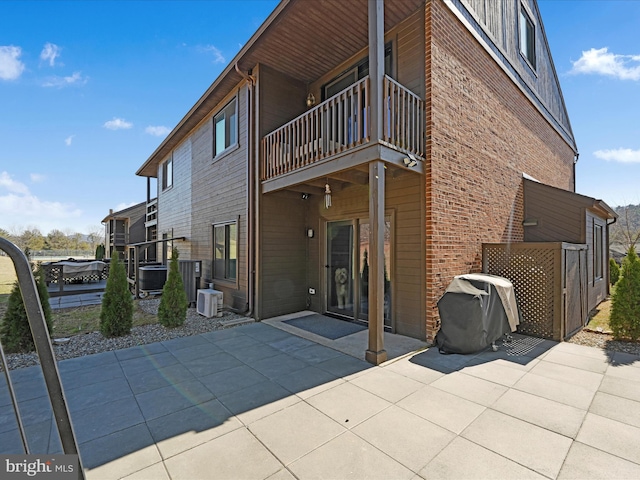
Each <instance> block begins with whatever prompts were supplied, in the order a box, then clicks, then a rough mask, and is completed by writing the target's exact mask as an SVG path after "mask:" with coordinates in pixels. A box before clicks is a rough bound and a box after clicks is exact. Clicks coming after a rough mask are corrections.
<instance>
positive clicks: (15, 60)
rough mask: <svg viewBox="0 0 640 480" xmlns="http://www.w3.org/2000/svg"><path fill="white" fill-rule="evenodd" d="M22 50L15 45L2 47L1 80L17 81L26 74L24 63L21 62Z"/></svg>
mask: <svg viewBox="0 0 640 480" xmlns="http://www.w3.org/2000/svg"><path fill="white" fill-rule="evenodd" d="M20 55H22V49H21V48H20V47H14V46H13V45H9V46H3V47H0V79H1V80H16V79H17V78H19V77H20V75H22V72H24V63H22V62H21V61H20Z"/></svg>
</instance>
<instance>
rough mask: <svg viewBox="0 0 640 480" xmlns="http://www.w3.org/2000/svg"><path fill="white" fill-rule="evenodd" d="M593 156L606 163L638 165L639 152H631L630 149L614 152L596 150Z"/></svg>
mask: <svg viewBox="0 0 640 480" xmlns="http://www.w3.org/2000/svg"><path fill="white" fill-rule="evenodd" d="M593 154H594V155H595V156H596V157H597V158H599V159H601V160H606V161H608V162H620V163H640V150H631V149H630V148H617V149H615V150H598V151H596V152H593Z"/></svg>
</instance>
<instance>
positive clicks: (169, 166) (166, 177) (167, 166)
mask: <svg viewBox="0 0 640 480" xmlns="http://www.w3.org/2000/svg"><path fill="white" fill-rule="evenodd" d="M171 185H173V157H169V159H168V160H167V161H166V162H164V163H163V164H162V189H163V190H166V189H167V188H169V187H170V186H171Z"/></svg>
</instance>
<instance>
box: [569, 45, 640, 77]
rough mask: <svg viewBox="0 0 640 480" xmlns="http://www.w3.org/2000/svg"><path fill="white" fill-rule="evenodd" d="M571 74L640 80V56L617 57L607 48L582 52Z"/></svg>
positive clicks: (574, 63)
mask: <svg viewBox="0 0 640 480" xmlns="http://www.w3.org/2000/svg"><path fill="white" fill-rule="evenodd" d="M571 73H585V74H590V73H592V74H596V75H606V76H609V77H614V78H618V79H620V80H640V55H617V54H614V53H611V52H609V49H608V48H607V47H604V48H600V49H595V48H592V49H591V50H587V51H585V52H582V57H580V59H579V60H577V61H575V62H573V69H572V70H571Z"/></svg>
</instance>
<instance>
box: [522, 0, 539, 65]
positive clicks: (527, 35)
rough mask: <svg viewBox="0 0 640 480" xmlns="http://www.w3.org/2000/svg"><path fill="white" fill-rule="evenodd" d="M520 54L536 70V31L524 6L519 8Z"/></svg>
mask: <svg viewBox="0 0 640 480" xmlns="http://www.w3.org/2000/svg"><path fill="white" fill-rule="evenodd" d="M520 52H521V53H522V55H523V56H524V58H526V59H527V61H528V62H529V65H530V66H531V68H533V69H535V68H536V29H535V25H534V23H533V20H531V17H530V16H529V14H528V13H527V11H526V10H525V8H524V6H521V7H520Z"/></svg>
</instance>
